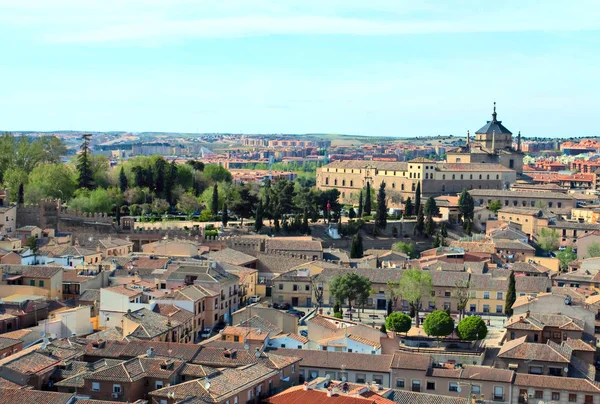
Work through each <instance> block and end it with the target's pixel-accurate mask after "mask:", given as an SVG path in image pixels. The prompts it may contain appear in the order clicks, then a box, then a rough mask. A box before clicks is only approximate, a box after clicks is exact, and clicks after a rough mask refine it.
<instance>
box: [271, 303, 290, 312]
mask: <svg viewBox="0 0 600 404" xmlns="http://www.w3.org/2000/svg"><path fill="white" fill-rule="evenodd" d="M273 308H274V309H279V310H289V309H291V308H292V305H291V304H289V303H273Z"/></svg>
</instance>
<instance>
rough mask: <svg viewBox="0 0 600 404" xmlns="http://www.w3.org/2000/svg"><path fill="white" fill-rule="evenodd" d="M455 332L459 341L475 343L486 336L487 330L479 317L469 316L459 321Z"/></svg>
mask: <svg viewBox="0 0 600 404" xmlns="http://www.w3.org/2000/svg"><path fill="white" fill-rule="evenodd" d="M456 332H457V334H458V337H459V338H460V339H464V340H466V341H477V340H482V339H484V338H485V337H486V336H487V332H488V329H487V326H486V325H485V321H483V319H482V318H481V317H478V316H469V317H465V318H463V319H462V320H460V322H459V323H458V326H457V327H456Z"/></svg>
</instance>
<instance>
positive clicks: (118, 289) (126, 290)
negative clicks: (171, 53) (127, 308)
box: [104, 284, 142, 297]
mask: <svg viewBox="0 0 600 404" xmlns="http://www.w3.org/2000/svg"><path fill="white" fill-rule="evenodd" d="M104 290H107V291H110V292H114V293H118V294H120V295H124V296H127V297H134V296H138V295H141V294H142V291H141V290H140V289H131V288H130V287H128V285H125V284H122V285H115V286H111V287H109V288H104Z"/></svg>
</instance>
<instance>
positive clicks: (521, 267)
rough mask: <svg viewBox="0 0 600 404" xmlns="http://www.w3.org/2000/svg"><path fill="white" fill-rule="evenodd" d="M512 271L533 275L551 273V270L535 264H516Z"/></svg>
mask: <svg viewBox="0 0 600 404" xmlns="http://www.w3.org/2000/svg"><path fill="white" fill-rule="evenodd" d="M512 270H513V271H514V272H523V273H531V274H545V273H548V272H549V271H550V269H548V268H546V267H545V266H542V265H540V264H536V263H535V262H515V263H514V264H513V265H512Z"/></svg>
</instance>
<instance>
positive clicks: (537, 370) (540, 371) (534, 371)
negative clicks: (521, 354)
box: [529, 366, 544, 375]
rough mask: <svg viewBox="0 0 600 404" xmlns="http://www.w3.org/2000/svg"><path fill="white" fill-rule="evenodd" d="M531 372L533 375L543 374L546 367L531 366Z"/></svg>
mask: <svg viewBox="0 0 600 404" xmlns="http://www.w3.org/2000/svg"><path fill="white" fill-rule="evenodd" d="M529 373H530V374H532V375H541V374H543V373H544V369H543V368H542V367H541V366H529Z"/></svg>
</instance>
